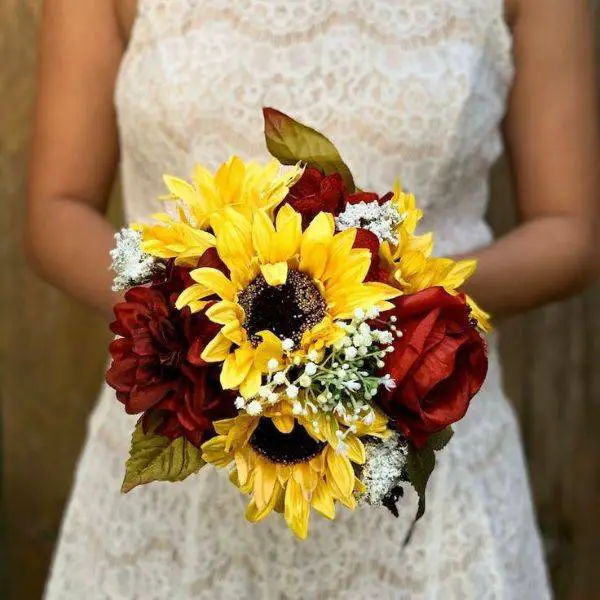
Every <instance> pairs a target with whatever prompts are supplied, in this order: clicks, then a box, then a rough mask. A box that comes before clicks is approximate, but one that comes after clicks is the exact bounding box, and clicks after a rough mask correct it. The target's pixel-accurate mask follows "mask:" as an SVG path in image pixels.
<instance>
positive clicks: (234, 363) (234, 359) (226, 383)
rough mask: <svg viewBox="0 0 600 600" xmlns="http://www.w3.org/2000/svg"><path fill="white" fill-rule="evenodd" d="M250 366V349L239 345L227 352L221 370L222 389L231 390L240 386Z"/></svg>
mask: <svg viewBox="0 0 600 600" xmlns="http://www.w3.org/2000/svg"><path fill="white" fill-rule="evenodd" d="M251 368H252V350H251V347H250V350H249V349H248V348H247V347H240V348H238V349H237V350H236V351H235V352H233V353H231V354H229V355H228V356H227V358H226V359H225V362H224V363H223V369H222V370H221V385H222V386H223V389H224V390H232V389H235V388H237V387H239V386H240V384H241V383H242V381H244V379H246V376H247V375H248V373H249V371H250V369H251Z"/></svg>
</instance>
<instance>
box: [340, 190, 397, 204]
mask: <svg viewBox="0 0 600 600" xmlns="http://www.w3.org/2000/svg"><path fill="white" fill-rule="evenodd" d="M393 197H394V192H388V193H387V194H385V195H384V196H381V197H380V196H378V195H377V194H375V193H374V192H356V193H355V194H348V195H347V196H346V198H345V201H346V204H360V203H361V202H364V203H365V204H369V203H370V202H377V203H378V204H379V205H381V204H385V203H386V202H389V201H390V200H391V199H392V198H393Z"/></svg>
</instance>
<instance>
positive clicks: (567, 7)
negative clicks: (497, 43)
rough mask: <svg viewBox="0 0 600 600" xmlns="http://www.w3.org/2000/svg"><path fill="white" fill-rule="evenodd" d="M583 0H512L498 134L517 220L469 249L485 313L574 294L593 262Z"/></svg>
mask: <svg viewBox="0 0 600 600" xmlns="http://www.w3.org/2000/svg"><path fill="white" fill-rule="evenodd" d="M591 26H592V18H591V15H590V14H589V9H588V3H587V0H517V1H516V2H515V16H514V24H513V31H514V54H515V65H516V80H515V84H514V89H513V91H512V95H511V99H510V105H509V110H508V115H507V118H506V125H505V134H506V141H507V146H508V152H509V158H510V160H511V166H512V171H513V174H514V178H515V184H516V194H517V202H518V208H519V213H520V216H521V220H522V224H521V225H520V226H519V227H518V228H517V229H515V230H514V231H512V232H511V233H509V234H508V235H506V236H504V237H502V238H501V239H499V240H498V241H497V242H496V243H494V244H493V245H491V246H490V247H489V248H486V249H483V250H481V251H478V252H476V253H474V254H473V255H472V256H473V257H474V258H477V259H478V260H479V268H478V270H477V272H476V274H475V275H474V277H473V278H472V279H471V280H470V281H469V283H468V285H467V286H466V291H467V292H468V293H470V294H471V295H472V296H473V297H474V298H475V299H476V300H477V301H478V302H480V303H481V305H482V306H483V307H484V308H485V309H486V310H489V311H491V312H492V313H493V314H497V315H502V314H510V313H514V312H518V311H522V310H525V309H528V308H532V307H534V306H537V305H539V304H542V303H545V302H548V301H552V300H555V299H560V298H563V297H565V296H568V295H570V294H572V293H575V292H578V291H580V290H581V289H583V288H584V287H585V286H586V285H587V284H588V283H590V282H591V281H592V280H593V279H594V278H595V277H597V275H598V273H599V269H600V243H599V240H600V226H599V223H600V210H599V209H600V204H599V198H598V191H599V188H598V176H599V174H600V169H599V164H598V159H599V156H600V154H599V151H598V150H599V144H598V122H597V118H596V115H597V111H598V99H597V95H596V80H595V75H596V72H595V67H594V43H593V36H592V31H591Z"/></svg>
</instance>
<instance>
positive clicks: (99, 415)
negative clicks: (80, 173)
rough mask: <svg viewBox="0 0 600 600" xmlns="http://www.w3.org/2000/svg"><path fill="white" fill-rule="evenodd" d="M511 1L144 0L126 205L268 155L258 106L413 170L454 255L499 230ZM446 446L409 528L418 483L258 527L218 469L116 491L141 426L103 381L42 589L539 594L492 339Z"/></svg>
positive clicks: (187, 595)
mask: <svg viewBox="0 0 600 600" xmlns="http://www.w3.org/2000/svg"><path fill="white" fill-rule="evenodd" d="M502 1H503V0H238V1H232V0H212V1H208V0H197V1H194V0H140V6H139V17H138V19H137V22H136V25H135V28H134V32H133V39H132V40H131V43H130V47H129V50H128V52H127V55H126V57H125V60H124V62H123V66H122V69H121V72H120V75H119V80H118V88H117V94H116V102H117V107H118V113H119V122H120V130H121V142H122V159H123V183H124V192H125V205H126V211H127V217H128V218H130V219H133V218H140V217H147V216H148V214H149V213H151V212H154V211H156V209H158V208H159V203H158V202H157V200H156V197H157V196H158V195H159V194H161V193H162V192H163V190H162V184H161V175H162V174H163V172H169V173H172V174H175V175H179V176H187V175H189V174H190V173H191V169H192V166H193V164H194V163H195V162H196V161H199V162H202V163H204V164H207V165H208V166H210V167H212V168H214V167H216V166H217V165H218V164H219V163H220V162H221V161H223V160H225V159H226V158H227V157H228V156H229V155H230V154H232V153H238V154H240V155H241V156H242V157H243V158H255V159H266V158H267V155H266V150H265V145H264V140H263V135H262V117H261V110H260V109H261V107H262V106H263V105H270V106H274V107H276V108H279V109H281V110H283V111H285V112H287V113H289V114H291V115H293V116H295V117H297V118H299V119H301V120H303V121H304V122H306V123H310V124H312V125H314V126H315V127H317V128H319V129H320V130H322V131H324V132H325V133H326V134H327V135H329V136H330V137H331V138H332V139H333V140H334V142H335V143H336V144H337V146H338V148H339V149H340V151H341V153H342V155H343V156H344V157H345V159H346V160H347V162H348V163H349V164H350V166H351V168H352V171H353V172H354V175H355V178H356V180H357V181H358V182H359V184H360V186H361V187H363V188H367V189H374V190H378V191H380V192H385V191H387V190H388V189H389V188H390V186H391V185H392V182H393V181H394V178H395V177H396V176H398V175H400V176H401V177H402V180H403V183H404V185H405V186H406V187H408V188H409V189H411V190H412V191H414V192H415V193H416V194H417V197H418V199H419V201H420V203H421V205H422V206H423V207H424V208H425V209H426V215H427V216H426V218H425V222H424V228H426V229H434V230H435V231H436V233H437V241H438V247H437V250H438V252H439V253H442V254H452V253H457V252H464V251H468V250H470V249H473V248H476V247H478V246H481V245H485V244H487V243H489V242H490V240H491V234H490V231H489V229H488V227H487V225H486V224H485V222H484V220H483V218H484V213H485V210H486V203H487V198H488V183H487V178H488V171H489V167H490V165H491V164H492V163H493V162H494V160H495V159H496V158H497V156H498V155H499V153H500V151H501V139H500V136H499V132H498V124H499V121H500V120H501V118H502V116H503V112H504V109H505V100H506V96H507V92H508V90H509V87H510V85H511V79H512V71H513V68H512V62H511V39H510V34H509V32H508V30H507V27H506V25H505V23H504V21H503V5H502ZM490 361H491V370H490V374H489V378H488V380H487V384H486V386H485V388H484V390H483V391H482V392H481V393H480V394H479V396H478V397H477V398H476V399H475V400H474V402H473V404H472V409H471V412H470V413H469V414H468V416H467V417H466V418H465V419H464V420H463V421H462V422H461V423H460V424H458V426H457V427H456V436H455V438H454V440H453V441H452V444H451V445H450V446H449V447H448V448H447V450H446V451H445V452H444V453H442V455H441V458H440V461H439V468H438V470H437V471H436V473H435V476H434V478H433V481H432V485H431V488H430V491H429V503H428V512H427V514H426V516H425V517H424V518H423V520H422V521H421V522H419V524H418V525H417V528H416V531H415V535H414V536H413V539H412V541H411V542H410V544H409V545H408V546H407V547H406V548H403V547H402V542H403V540H404V536H405V534H406V532H407V529H408V527H409V525H410V522H411V520H412V519H413V516H414V514H415V507H416V505H415V497H414V494H412V493H409V494H408V496H407V497H405V499H404V500H403V503H402V505H401V515H400V518H399V519H395V518H394V517H393V516H391V514H390V513H389V512H387V510H385V509H373V508H368V509H359V510H357V511H356V512H354V513H349V512H347V511H344V510H343V509H342V510H340V517H339V519H338V520H336V521H335V522H333V523H331V522H328V521H325V520H323V519H320V518H318V516H317V515H314V516H313V518H312V521H311V534H310V538H309V539H308V540H307V541H305V542H299V541H297V540H296V539H295V538H294V537H293V536H292V535H291V534H290V532H289V530H288V529H287V528H286V526H285V523H284V522H283V520H282V519H280V518H276V517H273V518H270V519H268V520H267V521H266V522H263V523H261V524H259V525H249V524H247V523H246V522H245V520H244V516H243V508H244V505H245V500H244V498H243V497H242V496H241V495H240V494H239V493H238V492H237V491H236V490H235V489H234V488H233V487H232V486H231V485H230V484H229V482H228V481H227V480H226V478H224V477H223V475H222V474H216V473H215V472H214V471H211V470H209V469H206V471H203V472H201V473H200V475H198V476H195V477H191V478H189V479H188V480H187V481H185V482H183V483H180V484H155V485H151V486H147V487H145V488H143V489H137V490H135V491H134V492H132V493H131V494H130V495H127V496H122V495H121V494H120V492H119V487H120V484H121V479H122V475H123V468H124V462H125V459H126V458H127V453H128V447H129V437H130V433H131V430H132V428H133V426H134V422H135V418H133V419H132V418H130V417H127V416H126V415H125V413H124V411H123V409H122V406H121V405H120V404H119V403H118V402H117V401H116V400H115V398H114V396H113V393H112V391H111V390H110V389H108V388H105V389H104V391H103V392H102V394H101V397H100V400H99V403H98V406H97V408H96V409H95V411H94V413H93V415H92V417H91V420H90V423H89V434H88V440H87V443H86V446H85V449H84V452H83V455H82V457H81V460H80V463H79V468H78V470H77V476H76V479H75V484H74V489H73V493H72V498H71V501H70V504H69V507H68V510H67V512H66V516H65V520H64V524H63V528H62V535H61V538H60V543H59V545H58V549H57V554H56V557H55V561H54V566H53V570H52V575H51V578H50V581H49V584H48V587H47V591H46V598H47V600H83V599H85V600H96V599H98V600H100V599H111V600H113V599H114V600H134V599H143V600H159V599H160V600H164V599H181V600H187V599H196V598H210V599H219V600H220V599H225V600H227V599H236V600H237V599H240V598H243V599H299V598H307V599H327V600H330V599H334V598H345V599H350V598H360V599H363V598H368V599H377V598H385V599H389V598H398V599H407V600H408V599H410V600H421V599H423V600H425V599H427V600H434V599H437V598H443V599H444V600H451V599H456V600H465V599H467V600H471V599H472V600H486V599H490V600H491V599H496V600H545V599H546V598H549V596H550V593H549V590H548V587H547V582H546V573H545V568H544V564H543V559H542V553H541V548H540V542H539V537H538V532H537V530H536V526H535V521H534V515H533V512H532V505H531V499H530V492H529V487H528V482H527V476H526V472H525V466H524V462H523V456H522V451H521V446H520V442H519V436H518V430H517V425H516V423H515V418H514V415H513V413H512V411H511V409H510V408H509V405H508V403H507V401H506V399H505V397H504V395H503V392H502V388H501V383H500V367H499V364H498V358H497V353H496V348H495V345H494V343H493V341H492V343H491V348H490Z"/></svg>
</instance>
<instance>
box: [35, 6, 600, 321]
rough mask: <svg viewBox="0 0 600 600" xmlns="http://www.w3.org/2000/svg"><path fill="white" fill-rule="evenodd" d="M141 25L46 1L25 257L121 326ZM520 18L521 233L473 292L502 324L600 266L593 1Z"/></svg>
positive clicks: (516, 142) (109, 11) (121, 12)
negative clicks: (124, 210) (118, 219)
mask: <svg viewBox="0 0 600 600" xmlns="http://www.w3.org/2000/svg"><path fill="white" fill-rule="evenodd" d="M135 13H136V5H135V0H114V3H111V2H98V1H97V0H78V1H77V2H72V1H71V0H46V1H45V6H44V17H43V26H42V35H41V46H40V66H39V78H38V82H39V91H38V102H37V110H36V117H35V130H34V137H33V144H32V155H31V165H30V181H29V194H28V200H29V202H28V206H29V211H28V220H27V227H26V231H25V248H26V251H27V254H28V256H29V257H30V261H31V263H32V265H33V266H34V267H35V268H36V270H37V271H38V273H39V274H40V275H41V276H42V277H44V278H46V279H47V280H48V281H49V282H50V283H52V284H53V285H55V286H56V287H58V288H60V289H62V290H64V291H65V292H66V293H68V294H70V295H71V296H73V297H75V298H77V299H79V300H81V301H82V302H84V303H86V304H88V305H89V306H91V307H92V308H93V309H95V310H96V311H98V312H99V313H101V314H103V315H104V316H105V317H106V318H107V319H110V318H111V316H112V306H113V305H114V303H115V302H116V301H117V300H118V299H119V296H118V295H116V294H114V293H112V292H110V286H111V281H112V275H111V273H110V272H109V270H108V265H109V259H108V251H109V250H110V249H111V248H112V246H113V235H114V230H113V228H112V227H111V226H110V224H109V223H108V222H107V220H106V219H105V217H104V212H105V210H106V203H107V198H108V194H109V191H110V187H111V184H112V182H113V179H114V177H115V173H116V169H117V164H118V160H119V149H118V139H117V126H116V115H115V111H114V107H113V102H112V98H113V94H114V87H115V78H116V74H117V70H118V67H119V64H120V61H121V59H122V56H123V52H124V51H125V48H126V46H127V40H128V38H129V35H130V32H131V28H132V25H133V22H134V19H135ZM506 16H507V21H508V22H509V25H510V26H511V29H512V31H513V34H514V54H515V65H516V72H517V76H516V80H515V84H514V88H513V91H512V94H511V98H510V102H509V106H508V113H507V117H506V121H505V126H504V131H505V138H506V143H507V149H508V152H509V156H510V159H511V166H512V171H513V175H514V179H515V184H516V191H517V203H518V210H519V214H520V216H521V224H520V225H519V226H518V227H516V228H515V229H514V230H513V231H512V232H510V233H509V234H508V235H505V236H504V237H502V238H500V239H499V240H497V241H496V242H495V243H493V244H492V245H491V246H489V247H488V248H485V249H482V250H480V251H478V252H475V253H474V254H473V256H474V257H475V258H477V259H478V260H479V268H478V270H477V272H476V274H475V275H474V276H473V278H472V279H471V280H470V281H469V282H468V284H467V287H466V291H468V292H469V293H471V294H472V295H473V296H474V297H475V298H476V299H477V300H478V301H479V303H480V304H481V305H482V306H483V307H484V308H486V309H487V310H489V311H491V312H492V313H493V314H494V315H496V316H502V315H508V314H512V313H516V312H521V311H524V310H527V309H529V308H533V307H535V306H538V305H540V304H544V303H546V302H549V301H552V300H554V299H557V298H563V297H566V296H568V295H570V294H573V293H575V292H577V291H579V290H581V289H582V288H584V287H585V286H586V285H587V284H588V283H589V282H591V281H592V280H593V279H594V278H595V277H596V275H597V274H598V266H599V264H600V260H598V259H599V258H600V257H599V256H598V252H599V251H598V248H600V245H599V244H597V242H596V240H597V237H598V235H599V234H600V207H599V203H598V183H599V182H598V175H599V173H600V170H599V169H598V157H599V152H598V150H599V142H598V123H597V120H596V118H597V117H596V115H597V107H598V103H597V97H596V87H595V70H594V69H595V67H594V58H593V56H594V53H593V36H592V32H591V27H590V23H591V17H590V14H589V10H588V8H587V1H586V0H507V6H506ZM90 31H93V32H94V35H89V32H90ZM73 257H76V258H77V260H73Z"/></svg>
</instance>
